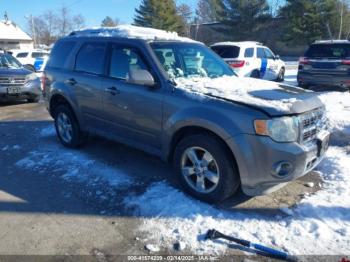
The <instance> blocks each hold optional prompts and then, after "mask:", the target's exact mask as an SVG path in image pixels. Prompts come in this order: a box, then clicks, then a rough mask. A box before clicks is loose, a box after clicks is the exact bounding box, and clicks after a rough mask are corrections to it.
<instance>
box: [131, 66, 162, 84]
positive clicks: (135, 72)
mask: <svg viewBox="0 0 350 262" xmlns="http://www.w3.org/2000/svg"><path fill="white" fill-rule="evenodd" d="M128 82H129V83H132V84H136V85H143V86H150V87H152V86H155V84H156V82H155V81H154V78H153V76H152V75H151V73H150V72H148V71H147V70H143V69H130V71H129V79H128Z"/></svg>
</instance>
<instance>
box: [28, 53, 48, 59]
mask: <svg viewBox="0 0 350 262" xmlns="http://www.w3.org/2000/svg"><path fill="white" fill-rule="evenodd" d="M47 55H48V54H47V53H42V52H33V53H32V58H41V57H45V56H47Z"/></svg>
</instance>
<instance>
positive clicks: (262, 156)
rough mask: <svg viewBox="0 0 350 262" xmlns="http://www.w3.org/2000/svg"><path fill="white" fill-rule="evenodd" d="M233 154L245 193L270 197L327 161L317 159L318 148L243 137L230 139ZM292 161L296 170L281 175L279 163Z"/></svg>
mask: <svg viewBox="0 0 350 262" xmlns="http://www.w3.org/2000/svg"><path fill="white" fill-rule="evenodd" d="M227 143H228V145H229V146H230V148H231V150H232V151H233V153H234V155H235V157H236V160H237V165H238V169H239V173H240V178H241V184H242V190H243V192H244V193H245V194H246V195H249V196H257V195H264V194H269V193H271V192H273V191H275V190H277V189H279V188H281V187H283V186H285V185H286V184H287V182H289V181H292V180H295V179H296V178H298V177H301V176H303V175H305V174H307V173H308V172H310V171H311V170H312V169H313V168H315V167H316V166H317V165H318V164H319V163H320V161H321V160H322V159H323V155H324V154H323V155H321V156H320V157H317V150H318V148H317V145H316V144H314V145H312V146H310V147H306V146H304V145H300V144H298V143H277V142H274V141H273V140H272V139H270V138H268V137H262V136H255V135H245V134H242V135H239V136H236V137H233V138H230V139H229V140H227ZM281 162H288V163H290V164H291V165H292V169H291V171H290V173H289V174H288V175H285V176H283V177H281V176H277V175H276V174H275V173H274V172H273V170H274V168H275V166H276V164H278V163H281Z"/></svg>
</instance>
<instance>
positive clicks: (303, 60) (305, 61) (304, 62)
mask: <svg viewBox="0 0 350 262" xmlns="http://www.w3.org/2000/svg"><path fill="white" fill-rule="evenodd" d="M299 64H301V65H308V64H310V60H309V59H307V58H306V57H300V59H299Z"/></svg>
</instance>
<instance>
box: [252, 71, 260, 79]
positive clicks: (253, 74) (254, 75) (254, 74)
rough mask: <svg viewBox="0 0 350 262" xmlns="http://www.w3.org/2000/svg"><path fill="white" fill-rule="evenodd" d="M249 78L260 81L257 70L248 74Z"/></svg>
mask: <svg viewBox="0 0 350 262" xmlns="http://www.w3.org/2000/svg"><path fill="white" fill-rule="evenodd" d="M250 77H251V78H257V79H260V71H259V70H257V69H256V70H254V71H253V72H252V73H251V74H250Z"/></svg>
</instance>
